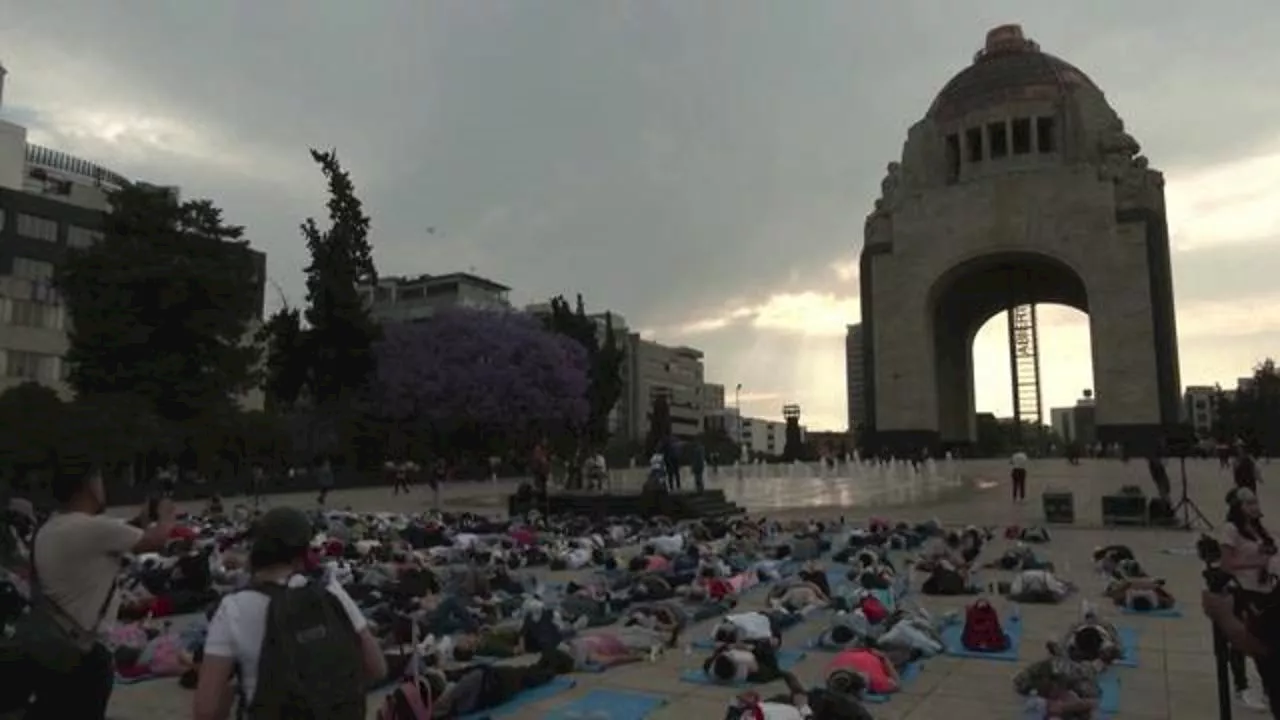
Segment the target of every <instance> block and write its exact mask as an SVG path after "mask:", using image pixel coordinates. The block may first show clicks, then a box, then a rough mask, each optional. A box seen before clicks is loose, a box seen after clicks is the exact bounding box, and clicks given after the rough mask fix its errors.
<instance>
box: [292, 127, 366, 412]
mask: <svg viewBox="0 0 1280 720" xmlns="http://www.w3.org/2000/svg"><path fill="white" fill-rule="evenodd" d="M311 157H312V159H314V160H315V161H316V162H317V163H318V164H319V165H320V168H321V171H322V172H323V173H324V176H325V179H326V180H328V184H329V202H328V203H327V207H328V210H329V221H330V226H329V228H328V229H327V230H323V231H322V230H321V229H320V228H319V226H318V225H317V224H316V221H315V220H314V219H312V218H308V219H307V220H306V222H304V223H303V224H302V234H303V236H304V237H305V238H306V240H307V249H308V250H309V251H310V253H311V263H310V264H309V265H307V267H306V271H305V272H306V276H307V309H306V312H305V313H304V317H305V318H306V321H307V326H308V327H307V333H306V342H305V347H306V355H307V357H308V358H309V364H310V371H309V372H308V373H307V374H306V378H307V389H308V390H309V391H310V395H311V398H312V399H313V400H314V401H315V402H316V403H318V404H326V403H332V402H335V401H340V400H347V399H350V398H351V397H352V396H353V395H354V393H356V392H358V391H359V390H360V389H362V388H364V387H365V385H366V383H367V382H368V381H369V378H370V374H371V372H372V370H373V365H374V359H373V353H372V346H373V343H374V342H375V341H376V340H377V339H378V337H379V334H380V333H379V331H378V326H377V324H375V323H374V321H373V318H372V317H370V315H369V309H368V307H367V306H366V305H365V303H364V301H363V300H362V299H361V297H360V293H359V290H358V288H359V286H361V285H372V284H375V283H376V282H377V280H378V273H377V270H376V269H375V268H374V266H373V256H372V250H371V248H370V246H369V216H367V215H365V214H364V206H363V205H362V204H361V202H360V199H359V198H357V197H356V195H355V186H354V185H353V184H352V182H351V176H350V175H349V174H348V173H347V171H345V170H343V169H342V166H341V165H340V164H339V163H338V156H337V154H336V152H334V151H329V152H319V151H316V150H312V151H311Z"/></svg>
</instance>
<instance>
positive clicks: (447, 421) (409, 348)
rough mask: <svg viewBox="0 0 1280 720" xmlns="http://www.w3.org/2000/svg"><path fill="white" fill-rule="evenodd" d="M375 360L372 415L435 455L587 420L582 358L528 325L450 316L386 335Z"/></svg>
mask: <svg viewBox="0 0 1280 720" xmlns="http://www.w3.org/2000/svg"><path fill="white" fill-rule="evenodd" d="M374 355H375V358H376V360H377V369H376V371H375V373H374V379H373V383H372V388H371V389H372V401H373V403H374V407H373V410H374V412H375V414H376V415H378V416H379V417H381V418H382V419H384V420H387V421H390V422H391V423H393V424H395V425H397V426H398V427H399V429H400V430H401V431H402V432H405V431H411V428H412V431H411V434H415V435H421V434H423V433H425V434H427V435H429V436H430V437H431V438H432V440H433V442H432V443H431V444H433V445H436V446H437V449H438V450H442V449H445V448H442V447H440V446H441V445H446V444H447V445H448V446H449V448H450V449H452V450H454V451H462V452H465V451H470V450H477V451H478V450H486V451H488V450H496V449H498V448H500V447H502V446H504V445H508V446H509V444H510V443H513V442H514V443H521V444H522V443H524V442H527V441H530V440H533V439H536V438H538V437H542V436H563V435H564V434H566V433H570V432H576V431H577V430H578V429H579V428H581V427H582V425H583V423H585V422H586V420H587V415H588V411H589V406H588V402H587V387H588V359H587V356H586V352H585V351H584V350H583V349H582V346H581V345H579V344H578V343H576V342H573V341H572V340H570V339H568V338H565V337H564V336H561V335H558V334H555V333H551V332H548V331H546V330H544V329H543V328H542V327H541V326H540V325H539V324H538V323H537V322H536V321H535V320H533V319H532V318H530V317H529V316H527V315H523V314H519V313H494V312H483V311H475V310H449V311H446V312H442V313H439V314H436V315H434V316H432V317H430V318H427V319H425V320H423V321H421V322H416V323H403V324H397V325H391V326H388V327H386V328H385V331H384V333H383V338H382V340H381V341H380V342H379V343H377V344H376V345H375V346H374Z"/></svg>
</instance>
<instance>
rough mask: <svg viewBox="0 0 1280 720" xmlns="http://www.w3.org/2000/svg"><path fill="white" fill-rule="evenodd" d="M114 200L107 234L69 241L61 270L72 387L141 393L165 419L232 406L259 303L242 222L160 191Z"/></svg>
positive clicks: (250, 359) (250, 358) (246, 370)
mask: <svg viewBox="0 0 1280 720" xmlns="http://www.w3.org/2000/svg"><path fill="white" fill-rule="evenodd" d="M110 202H111V209H110V212H109V213H108V214H107V217H106V221H105V226H104V228H103V239H102V241H101V242H99V243H96V244H94V245H93V246H91V247H88V248H84V249H72V250H69V251H68V254H67V259H66V262H64V263H62V264H61V265H60V266H59V267H58V270H57V272H56V275H55V278H54V282H55V284H56V286H57V288H58V290H59V291H60V292H61V293H62V296H63V297H64V299H65V301H66V305H67V310H68V312H69V316H70V321H71V331H70V333H69V335H70V349H69V350H68V352H67V361H68V362H69V364H70V377H69V380H70V383H71V386H72V387H73V388H75V390H76V393H77V394H78V395H79V396H80V397H89V396H95V395H118V394H131V395H136V396H139V397H142V398H145V399H146V400H147V401H148V402H149V403H150V405H151V406H152V407H154V408H155V410H156V411H157V412H158V413H159V414H160V416H161V417H164V418H165V419H168V420H177V421H182V420H186V419H188V418H191V417H193V416H195V415H198V414H200V413H201V412H204V411H206V410H211V409H214V408H219V407H229V406H231V405H233V404H234V402H235V397H236V396H237V395H239V394H240V393H242V392H244V391H245V390H247V389H249V388H250V387H252V386H253V384H254V375H255V373H254V367H255V365H256V363H257V359H258V350H257V349H256V348H255V347H254V346H253V344H252V343H246V342H245V333H246V331H247V330H248V328H249V323H250V322H251V321H252V320H253V319H254V318H255V317H256V316H257V315H258V313H259V312H261V307H260V299H259V298H260V294H259V290H258V288H259V283H260V282H261V277H260V271H259V268H258V266H257V262H256V259H255V257H254V254H253V253H252V251H251V250H250V249H249V245H248V243H247V242H245V241H244V240H242V239H241V236H242V234H243V228H240V227H237V226H232V225H227V224H225V223H224V222H223V218H222V211H221V210H219V209H218V208H217V207H215V206H214V205H213V203H211V202H210V201H208V200H188V201H186V202H179V201H178V200H177V198H176V197H174V196H173V195H172V194H170V193H169V192H168V191H166V190H164V189H161V188H154V187H150V186H139V185H135V186H130V187H126V188H124V189H122V190H119V191H117V192H115V193H113V194H112V196H111V198H110Z"/></svg>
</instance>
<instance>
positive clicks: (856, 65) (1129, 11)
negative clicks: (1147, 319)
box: [0, 0, 1280, 427]
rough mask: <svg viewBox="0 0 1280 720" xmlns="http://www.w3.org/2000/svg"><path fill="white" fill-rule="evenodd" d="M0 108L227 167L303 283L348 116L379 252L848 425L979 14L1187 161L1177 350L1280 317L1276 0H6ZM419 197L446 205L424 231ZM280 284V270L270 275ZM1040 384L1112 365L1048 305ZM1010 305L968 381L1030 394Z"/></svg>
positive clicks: (979, 34) (231, 210)
mask: <svg viewBox="0 0 1280 720" xmlns="http://www.w3.org/2000/svg"><path fill="white" fill-rule="evenodd" d="M0 17H3V18H4V22H3V23H0V62H3V63H4V64H5V66H6V67H7V68H8V69H9V72H10V75H9V79H8V82H7V86H6V90H5V98H4V99H5V109H4V115H5V117H7V118H8V119H10V120H13V121H16V122H20V123H22V124H25V125H27V126H28V127H29V128H30V130H31V139H32V140H33V141H35V142H40V143H42V144H47V145H51V146H54V147H57V148H59V149H62V150H66V151H68V152H72V153H75V154H78V155H81V156H83V157H85V158H88V159H91V160H94V161H97V162H101V163H103V164H106V165H108V166H110V167H112V168H114V169H116V170H118V171H120V172H123V173H126V174H128V175H130V176H133V177H137V178H143V179H148V180H151V181H153V182H159V183H169V184H176V185H180V186H182V187H183V189H184V193H186V194H187V195H188V196H207V197H210V198H212V199H214V200H215V201H216V202H218V203H219V204H221V205H222V206H223V207H224V208H225V209H226V211H227V213H228V215H229V217H230V218H231V219H232V220H233V221H235V222H238V223H241V224H244V225H246V226H247V228H248V231H249V234H250V236H251V237H252V239H253V242H254V244H255V245H256V246H257V247H259V248H260V249H262V250H264V251H266V252H267V253H268V256H269V271H270V274H271V277H272V279H273V280H274V281H275V282H277V283H278V284H279V285H280V287H281V288H282V289H283V292H284V294H285V295H286V296H288V297H289V298H291V299H292V300H295V301H296V300H299V299H300V298H301V295H302V282H301V275H300V269H301V267H302V265H303V264H304V262H305V257H304V255H305V253H304V245H303V243H302V241H301V239H300V238H299V236H298V233H297V230H296V228H297V225H298V222H299V221H300V220H301V219H302V218H303V217H305V216H306V215H309V214H319V213H321V212H322V211H323V208H322V201H323V197H322V194H321V193H322V190H323V186H322V182H321V178H320V176H319V173H318V172H316V170H315V168H314V167H313V166H312V164H311V162H310V159H309V157H308V156H307V153H306V150H307V146H308V145H314V146H320V147H331V146H332V147H336V148H337V149H338V151H339V153H340V157H341V159H342V160H343V162H344V163H345V164H346V165H347V167H348V168H349V169H350V170H351V171H352V173H353V175H354V178H355V181H356V183H357V186H358V188H359V190H360V193H361V195H362V197H363V198H364V200H365V202H366V204H367V206H368V209H369V211H370V213H371V214H372V216H373V220H374V235H373V242H374V248H375V257H376V260H377V263H378V267H379V270H380V272H382V273H384V274H400V273H422V272H429V273H435V272H447V271H453V270H467V269H472V268H474V271H476V272H478V273H480V274H482V275H486V276H489V277H492V278H493V279H495V280H498V281H501V282H504V283H506V284H508V285H511V286H512V287H513V288H515V296H516V299H517V300H518V301H520V302H526V301H537V300H542V299H545V298H546V297H547V296H549V295H551V294H554V293H558V292H569V293H572V292H582V293H584V294H585V295H586V297H587V299H588V301H589V302H590V304H591V305H592V306H594V307H596V308H601V309H603V308H609V309H613V310H615V311H616V312H619V313H621V314H622V315H624V316H625V317H626V318H627V320H628V321H629V323H630V324H631V326H632V327H634V328H644V329H646V330H649V331H650V332H652V333H654V334H656V336H657V337H658V338H659V339H661V340H663V341H669V342H681V343H685V344H690V345H694V346H696V347H700V348H702V349H703V350H705V351H706V353H707V368H708V376H709V378H710V379H712V380H718V381H721V382H724V383H725V384H726V385H728V386H730V388H732V386H733V385H734V384H735V383H738V382H741V383H742V384H743V386H744V391H745V394H744V406H745V409H746V410H747V411H748V412H752V413H755V414H761V415H767V416H776V415H778V414H779V408H780V406H781V404H782V403H783V402H784V401H795V402H799V403H800V404H801V405H802V406H803V407H804V409H805V414H806V416H807V422H808V424H809V425H811V426H818V427H843V426H844V418H845V407H844V405H845V403H844V369H843V363H844V360H843V335H844V326H845V324H846V323H848V322H856V321H857V320H858V303H857V285H856V277H855V273H854V272H853V270H854V268H855V267H856V265H855V263H854V261H855V260H856V257H857V252H858V249H859V248H860V246H861V240H862V222H863V217H864V216H865V214H866V212H867V211H868V210H869V209H870V207H871V205H872V202H873V201H874V199H875V197H876V195H877V194H878V190H879V182H880V179H881V175H882V172H883V170H884V166H885V163H886V162H888V161H890V160H894V159H896V158H897V155H898V154H899V153H900V151H901V147H902V142H903V140H904V139H905V137H906V131H907V128H908V126H909V125H910V124H911V123H912V122H914V121H916V120H917V119H918V118H919V117H920V116H922V115H923V113H924V111H925V109H926V108H927V107H928V105H929V102H930V101H931V99H932V97H933V95H934V94H935V93H936V92H937V90H938V89H939V88H941V87H942V85H943V84H944V83H945V82H946V80H947V79H948V78H949V77H950V76H951V75H953V74H954V73H956V72H957V71H959V70H960V69H962V68H963V67H964V66H965V65H967V64H968V62H969V61H970V59H971V58H972V55H973V53H974V51H975V50H977V49H978V48H979V46H980V45H981V43H982V40H983V35H984V33H985V31H986V30H987V29H989V28H990V27H992V26H994V25H997V24H1000V23H1003V22H1021V23H1022V24H1023V25H1024V27H1025V29H1026V32H1027V34H1028V35H1029V36H1031V37H1032V38H1034V39H1035V40H1037V41H1038V42H1040V44H1041V45H1042V47H1043V48H1044V49H1045V50H1047V51H1049V52H1052V53H1054V54H1057V55H1060V56H1062V57H1064V58H1066V59H1067V60H1069V61H1071V62H1072V63H1074V64H1076V65H1077V66H1079V67H1080V68H1081V69H1082V70H1084V71H1085V72H1086V73H1088V74H1089V75H1090V76H1091V77H1092V78H1093V79H1094V80H1095V81H1096V82H1097V83H1098V84H1099V85H1100V86H1101V87H1102V88H1103V89H1104V90H1105V91H1106V92H1107V95H1108V97H1109V98H1110V100H1111V102H1112V103H1113V104H1114V106H1115V107H1116V108H1117V110H1118V111H1119V112H1120V113H1121V115H1122V116H1123V117H1124V118H1125V119H1126V121H1127V123H1128V126H1129V128H1130V130H1131V131H1132V132H1133V134H1134V135H1135V136H1136V137H1137V138H1138V139H1139V141H1140V142H1142V143H1143V146H1144V152H1145V153H1147V154H1148V155H1149V156H1150V158H1151V159H1152V162H1153V164H1154V165H1156V166H1157V167H1159V168H1161V169H1163V170H1165V172H1166V174H1167V178H1168V200H1169V203H1170V214H1171V219H1170V224H1171V229H1172V230H1173V232H1174V243H1175V248H1176V252H1175V255H1174V264H1175V271H1176V273H1177V277H1176V279H1175V283H1176V284H1175V288H1176V291H1177V298H1178V308H1179V329H1180V331H1181V342H1182V352H1181V358H1182V377H1183V381H1184V382H1186V383H1199V382H1214V381H1232V380H1233V379H1234V378H1235V377H1236V376H1237V375H1238V374H1240V373H1241V372H1243V371H1244V370H1246V369H1247V368H1248V367H1249V366H1250V365H1251V364H1252V363H1253V362H1254V361H1255V360H1257V359H1258V358H1259V357H1261V356H1263V355H1265V354H1267V353H1268V352H1272V351H1274V349H1275V346H1276V340H1277V338H1278V337H1280V314H1278V313H1276V312H1274V310H1273V308H1274V307H1275V302H1274V301H1275V300H1277V299H1280V291H1277V289H1276V288H1275V283H1274V281H1273V280H1272V278H1273V277H1274V276H1275V274H1274V269H1275V267H1276V263H1275V261H1274V255H1275V251H1276V250H1277V249H1278V248H1280V202H1277V198H1278V197H1280V123H1278V122H1277V118H1280V94H1277V93H1275V92H1274V88H1275V75H1274V72H1275V69H1276V68H1278V67H1280V44H1277V43H1276V42H1275V38H1276V37H1277V36H1280V5H1277V4H1276V3H1275V0H1236V1H1234V2H1230V3H1203V2H1198V1H1192V0H1127V1H1126V2H1123V3H1116V2H1112V1H1107V2H1102V1H1101V0H1087V1H1086V0H1077V2H1073V3H1061V2H1027V1H1024V2H1013V1H1012V0H1010V1H1007V2H1006V1H1002V0H982V1H981V2H978V1H976V0H975V1H974V2H968V3H951V2H944V1H943V0H898V1H897V2H893V3H857V2H848V1H847V0H806V2H803V3H788V2H778V1H776V0H724V1H721V2H712V1H710V0H703V1H696V0H695V1H690V0H667V1H664V0H644V1H643V2H641V1H639V0H636V1H635V2H608V1H605V0H521V1H512V2H491V1H488V0H457V1H456V2H432V1H428V0H378V1H377V2H364V3H350V2H333V1H330V0H305V1H304V0H274V1H273V2H261V1H260V0H259V1H257V2H251V1H248V0H221V1H220V2H217V3H189V2H161V1H160V0H113V1H111V2H103V1H101V0H78V1H73V0H41V2H38V3H37V2H19V1H17V0H0ZM428 227H434V228H437V229H438V231H437V232H436V233H435V234H434V235H428V234H427V232H426V229H427V228H428ZM273 302H275V301H274V300H273ZM1042 315H1043V317H1045V319H1046V326H1047V329H1046V332H1045V333H1044V336H1043V339H1042V342H1043V344H1044V347H1045V349H1046V353H1047V354H1046V357H1045V363H1044V376H1045V378H1046V382H1047V391H1048V400H1049V402H1050V404H1053V405H1061V404H1065V403H1067V402H1070V401H1071V400H1073V399H1074V397H1075V396H1076V394H1077V393H1078V391H1079V390H1080V389H1081V388H1084V387H1088V386H1089V385H1091V382H1090V379H1089V378H1090V373H1089V369H1088V368H1089V364H1088V357H1089V352H1088V333H1087V326H1086V325H1085V323H1084V318H1083V316H1081V315H1079V314H1078V313H1075V312H1073V311H1069V310H1057V311H1047V312H1045V313H1042ZM1001 337H1002V329H1001V326H1000V323H999V322H993V323H992V324H990V325H988V326H987V329H986V330H985V331H984V332H983V333H982V334H981V335H980V338H979V341H978V344H977V349H976V352H977V355H978V360H979V364H980V365H982V367H983V369H982V370H981V371H980V373H979V379H978V393H979V403H980V405H982V406H983V407H985V408H988V409H992V410H996V411H998V412H1008V408H1009V406H1010V402H1009V397H1008V395H1009V393H1008V390H1007V384H1008V363H1007V361H1006V360H1005V359H1004V357H1003V355H1002V352H1003V350H1002V347H1001Z"/></svg>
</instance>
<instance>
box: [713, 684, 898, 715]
mask: <svg viewBox="0 0 1280 720" xmlns="http://www.w3.org/2000/svg"><path fill="white" fill-rule="evenodd" d="M757 719H759V720H873V718H872V716H871V713H870V712H868V711H867V709H866V708H865V707H863V705H862V702H861V701H860V700H859V699H858V698H857V697H855V696H853V695H849V694H847V693H837V692H831V691H830V690H827V689H826V688H812V689H810V690H809V691H808V692H806V693H803V694H780V695H774V696H772V697H769V698H761V697H760V695H759V693H755V692H747V693H743V694H741V695H739V696H738V697H737V698H736V699H735V700H734V702H733V704H731V705H730V706H729V708H728V711H727V712H726V713H725V720H757Z"/></svg>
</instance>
